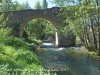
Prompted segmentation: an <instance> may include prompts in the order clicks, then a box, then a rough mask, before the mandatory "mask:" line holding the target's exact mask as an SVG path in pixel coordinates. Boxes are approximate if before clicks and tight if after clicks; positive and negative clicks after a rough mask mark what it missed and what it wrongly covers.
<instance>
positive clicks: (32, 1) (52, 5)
mask: <svg viewBox="0 0 100 75" xmlns="http://www.w3.org/2000/svg"><path fill="white" fill-rule="evenodd" d="M12 1H17V2H19V3H20V4H22V3H26V1H28V3H29V5H30V7H31V8H34V6H35V4H36V2H37V1H40V2H41V3H42V1H43V0H12ZM50 1H51V0H47V3H48V8H52V7H54V6H55V5H54V4H52V3H51V2H50Z"/></svg>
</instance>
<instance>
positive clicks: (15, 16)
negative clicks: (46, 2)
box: [5, 7, 66, 45]
mask: <svg viewBox="0 0 100 75" xmlns="http://www.w3.org/2000/svg"><path fill="white" fill-rule="evenodd" d="M5 13H6V16H9V20H8V22H7V25H8V26H11V27H13V26H15V25H16V26H17V27H18V29H19V32H17V33H18V35H19V37H23V32H24V28H25V25H26V24H27V23H28V22H29V21H31V20H32V19H35V18H44V19H46V20H49V21H50V22H51V23H52V24H53V25H54V26H55V27H56V29H57V30H58V31H59V27H60V26H62V25H64V23H63V21H64V20H65V18H64V16H62V15H61V13H62V12H61V11H60V8H59V7H53V8H47V9H42V10H39V9H38V10H33V9H27V10H19V11H9V12H5ZM58 37H62V36H58ZM60 40H61V39H60ZM62 40H64V37H63V39H62ZM65 42H66V39H65V41H64V42H59V39H58V44H59V45H61V44H62V45H65V44H66V43H65ZM64 43H65V44H64Z"/></svg>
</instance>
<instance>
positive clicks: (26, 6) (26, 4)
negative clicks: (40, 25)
mask: <svg viewBox="0 0 100 75" xmlns="http://www.w3.org/2000/svg"><path fill="white" fill-rule="evenodd" d="M23 5H24V6H25V9H30V8H31V7H30V6H29V4H28V1H26V3H25V4H23Z"/></svg>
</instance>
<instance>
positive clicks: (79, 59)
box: [36, 43, 100, 75]
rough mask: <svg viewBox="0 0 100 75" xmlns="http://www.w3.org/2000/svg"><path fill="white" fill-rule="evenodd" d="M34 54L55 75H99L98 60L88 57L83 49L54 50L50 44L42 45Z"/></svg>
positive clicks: (99, 64) (99, 66)
mask: <svg viewBox="0 0 100 75" xmlns="http://www.w3.org/2000/svg"><path fill="white" fill-rule="evenodd" d="M36 53H37V55H38V56H39V57H40V58H41V60H42V62H43V63H44V64H45V67H46V68H49V69H50V71H51V72H56V74H57V75H100V58H99V57H98V58H97V57H94V56H89V55H88V53H87V51H86V50H85V48H84V47H83V48H81V47H67V48H64V47H60V48H56V47H55V46H54V44H52V43H43V45H42V46H41V47H40V48H39V49H37V51H36Z"/></svg>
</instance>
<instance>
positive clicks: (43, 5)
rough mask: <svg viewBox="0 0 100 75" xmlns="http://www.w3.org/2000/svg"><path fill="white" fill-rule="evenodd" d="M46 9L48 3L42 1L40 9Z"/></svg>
mask: <svg viewBox="0 0 100 75" xmlns="http://www.w3.org/2000/svg"><path fill="white" fill-rule="evenodd" d="M47 7H48V3H47V1H46V0H43V1H42V9H46V8H47Z"/></svg>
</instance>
